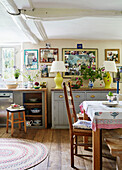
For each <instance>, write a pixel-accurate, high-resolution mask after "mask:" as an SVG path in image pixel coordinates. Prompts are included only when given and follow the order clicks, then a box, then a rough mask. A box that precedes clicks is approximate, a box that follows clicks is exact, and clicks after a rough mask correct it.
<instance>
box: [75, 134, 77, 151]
mask: <svg viewBox="0 0 122 170" xmlns="http://www.w3.org/2000/svg"><path fill="white" fill-rule="evenodd" d="M77 140H78V138H77V136H75V143H76V144H77V142H78V141H77ZM75 154H77V145H75Z"/></svg>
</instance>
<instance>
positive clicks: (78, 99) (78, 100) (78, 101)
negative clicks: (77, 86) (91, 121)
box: [73, 91, 85, 114]
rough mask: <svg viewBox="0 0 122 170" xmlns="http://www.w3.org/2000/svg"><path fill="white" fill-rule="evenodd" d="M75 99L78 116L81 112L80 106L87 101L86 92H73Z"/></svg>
mask: <svg viewBox="0 0 122 170" xmlns="http://www.w3.org/2000/svg"><path fill="white" fill-rule="evenodd" d="M73 99H74V105H75V110H76V114H77V113H79V112H80V107H79V105H80V104H81V103H82V102H83V101H84V100H85V92H80V91H77V92H73Z"/></svg>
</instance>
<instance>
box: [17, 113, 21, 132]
mask: <svg viewBox="0 0 122 170" xmlns="http://www.w3.org/2000/svg"><path fill="white" fill-rule="evenodd" d="M18 118H19V121H20V120H21V117H20V112H18ZM19 130H21V123H19Z"/></svg>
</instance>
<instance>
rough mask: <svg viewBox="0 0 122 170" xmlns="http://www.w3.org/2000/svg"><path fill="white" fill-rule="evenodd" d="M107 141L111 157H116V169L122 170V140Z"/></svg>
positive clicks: (112, 139) (110, 139) (111, 139)
mask: <svg viewBox="0 0 122 170" xmlns="http://www.w3.org/2000/svg"><path fill="white" fill-rule="evenodd" d="M105 141H106V143H107V145H108V147H109V149H110V153H111V155H112V156H115V157H116V169H117V170H122V138H120V139H117V138H116V139H114V138H107V139H105Z"/></svg>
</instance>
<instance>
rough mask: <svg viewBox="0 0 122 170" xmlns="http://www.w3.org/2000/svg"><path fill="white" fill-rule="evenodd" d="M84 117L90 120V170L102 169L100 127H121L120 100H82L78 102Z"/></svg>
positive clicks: (121, 110) (121, 108)
mask: <svg viewBox="0 0 122 170" xmlns="http://www.w3.org/2000/svg"><path fill="white" fill-rule="evenodd" d="M80 110H81V113H83V112H84V115H85V116H84V118H85V119H86V118H88V117H89V118H90V120H91V122H92V147H93V148H92V149H93V162H92V170H101V169H102V151H101V150H102V149H101V146H102V140H101V130H102V129H117V128H122V101H119V103H117V102H113V103H109V102H108V101H83V102H82V103H81V104H80Z"/></svg>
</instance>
